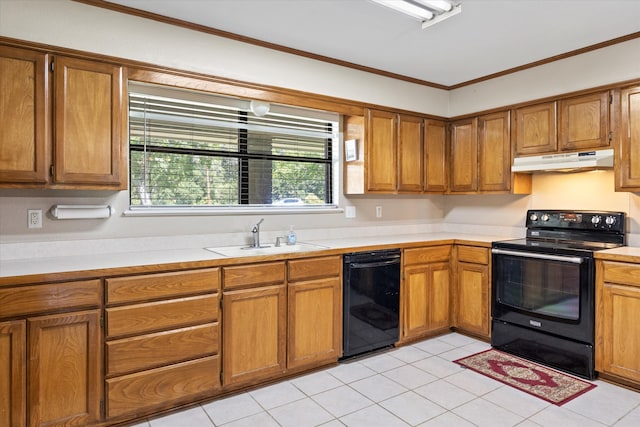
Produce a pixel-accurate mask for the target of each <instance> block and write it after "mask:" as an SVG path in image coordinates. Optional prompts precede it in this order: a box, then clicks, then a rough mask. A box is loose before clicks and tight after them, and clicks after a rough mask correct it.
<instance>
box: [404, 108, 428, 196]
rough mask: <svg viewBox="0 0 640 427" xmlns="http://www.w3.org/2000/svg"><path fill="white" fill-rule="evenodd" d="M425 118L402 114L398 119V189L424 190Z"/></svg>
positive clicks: (409, 191) (407, 190) (414, 191)
mask: <svg viewBox="0 0 640 427" xmlns="http://www.w3.org/2000/svg"><path fill="white" fill-rule="evenodd" d="M423 140H424V138H423V120H422V118H420V117H413V116H407V115H402V114H401V115H400V116H399V121H398V191H401V192H403V193H421V192H422V181H423V179H422V171H423V170H424V167H423V163H422V162H423V158H424V157H423V154H422V147H423V145H424V144H423Z"/></svg>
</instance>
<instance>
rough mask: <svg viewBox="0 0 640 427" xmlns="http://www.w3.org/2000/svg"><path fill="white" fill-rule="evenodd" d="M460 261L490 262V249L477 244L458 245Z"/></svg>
mask: <svg viewBox="0 0 640 427" xmlns="http://www.w3.org/2000/svg"><path fill="white" fill-rule="evenodd" d="M457 248H458V261H463V262H472V263H475V264H489V249H487V248H479V247H477V246H458V247H457Z"/></svg>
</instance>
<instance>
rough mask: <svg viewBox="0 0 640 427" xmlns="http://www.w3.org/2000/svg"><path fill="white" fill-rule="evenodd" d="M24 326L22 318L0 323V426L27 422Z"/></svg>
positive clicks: (25, 423) (22, 424)
mask: <svg viewBox="0 0 640 427" xmlns="http://www.w3.org/2000/svg"><path fill="white" fill-rule="evenodd" d="M26 348H27V328H26V324H25V321H24V320H18V321H13V322H0V395H2V396H4V397H3V398H2V399H0V425H2V426H12V427H25V426H26V425H27V409H26V405H27V378H26V364H27V358H26V354H25V353H26Z"/></svg>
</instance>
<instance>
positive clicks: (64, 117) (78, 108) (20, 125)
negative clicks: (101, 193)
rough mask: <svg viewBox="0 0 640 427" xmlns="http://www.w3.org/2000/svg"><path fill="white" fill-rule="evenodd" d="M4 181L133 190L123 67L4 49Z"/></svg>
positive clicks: (0, 115) (0, 165) (0, 51)
mask: <svg viewBox="0 0 640 427" xmlns="http://www.w3.org/2000/svg"><path fill="white" fill-rule="evenodd" d="M0 90H1V91H2V93H3V94H7V95H6V98H5V97H3V102H5V104H3V105H2V106H0V127H2V129H3V132H2V135H0V142H1V144H0V186H1V187H47V188H65V189H67V188H68V189H76V188H77V189H109V190H121V189H126V188H127V157H128V155H127V141H126V139H125V138H126V135H127V129H126V127H127V108H126V89H125V79H124V77H123V68H122V67H121V66H120V65H117V64H110V63H107V62H98V61H93V60H86V59H77V58H71V57H66V56H54V55H49V54H47V53H43V52H39V51H34V50H29V49H18V48H13V47H7V46H0Z"/></svg>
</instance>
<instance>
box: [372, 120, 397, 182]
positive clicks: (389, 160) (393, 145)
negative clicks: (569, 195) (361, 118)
mask: <svg viewBox="0 0 640 427" xmlns="http://www.w3.org/2000/svg"><path fill="white" fill-rule="evenodd" d="M397 126H398V122H397V115H396V114H395V113H392V112H388V111H379V110H368V111H367V128H366V139H367V149H366V152H365V155H366V165H365V168H366V175H367V192H369V193H394V192H395V191H396V189H397V151H398V142H397Z"/></svg>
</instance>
